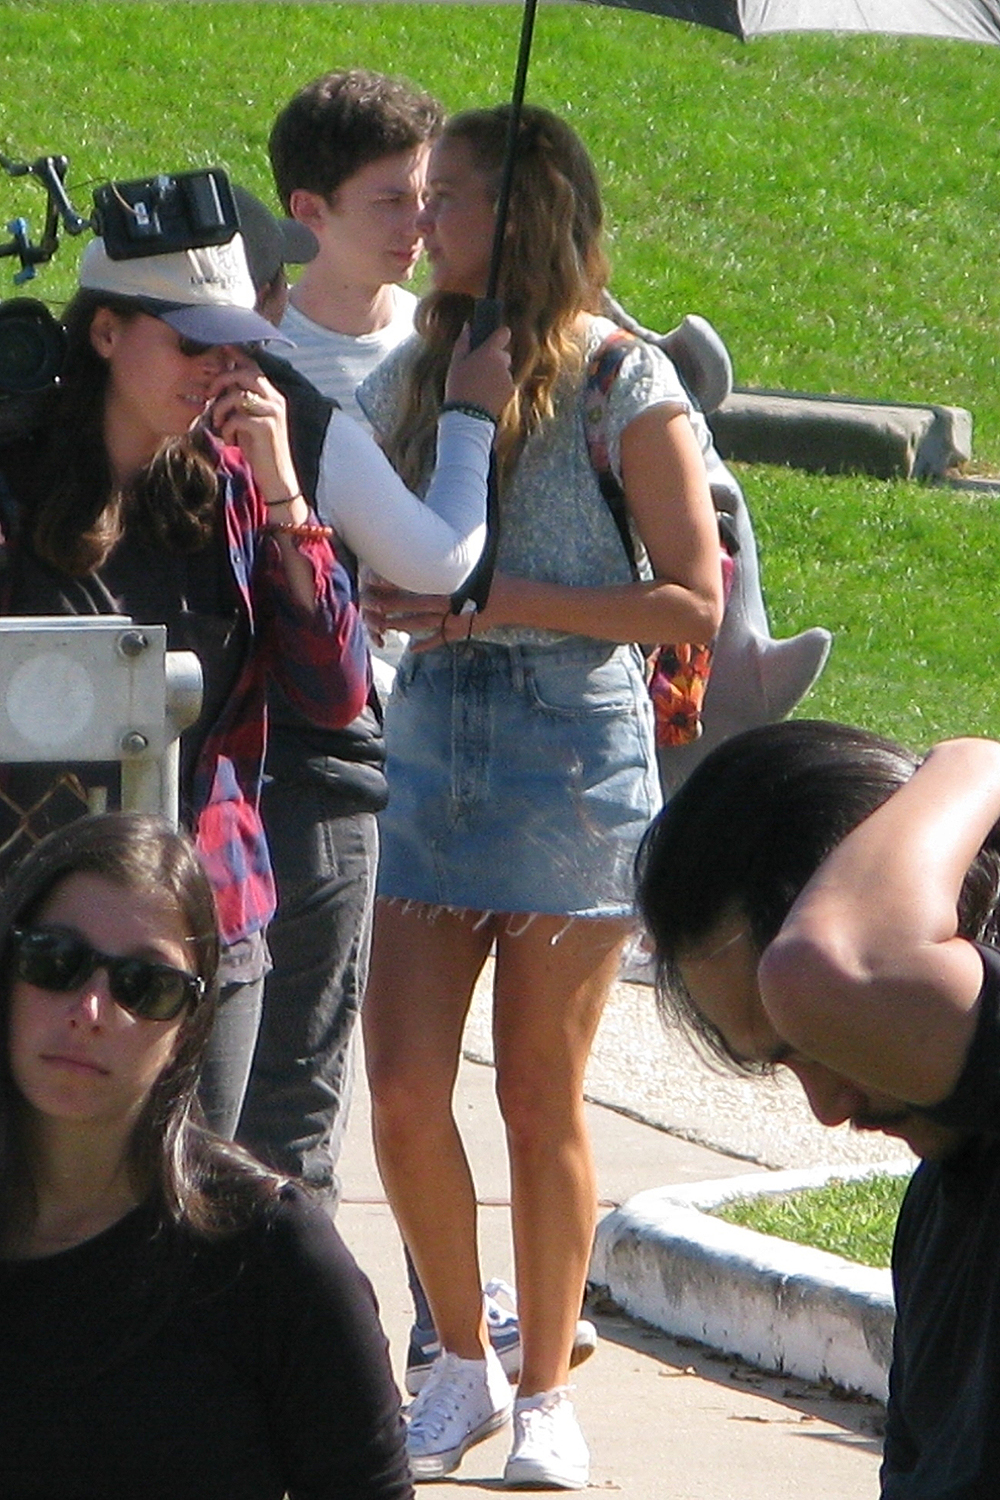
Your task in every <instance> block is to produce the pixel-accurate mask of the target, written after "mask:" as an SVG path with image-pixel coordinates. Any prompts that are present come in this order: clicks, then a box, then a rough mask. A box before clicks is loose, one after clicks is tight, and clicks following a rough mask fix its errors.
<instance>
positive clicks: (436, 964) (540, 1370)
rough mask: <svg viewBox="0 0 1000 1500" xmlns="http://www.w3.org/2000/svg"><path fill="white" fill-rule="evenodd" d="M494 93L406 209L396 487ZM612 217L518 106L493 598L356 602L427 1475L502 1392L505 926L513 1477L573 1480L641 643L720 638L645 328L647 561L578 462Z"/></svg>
mask: <svg viewBox="0 0 1000 1500" xmlns="http://www.w3.org/2000/svg"><path fill="white" fill-rule="evenodd" d="M507 116H508V111H507V109H506V108H505V107H502V108H499V109H493V110H477V111H469V112H467V113H465V114H462V115H458V116H456V117H454V118H453V119H452V120H451V121H450V122H449V124H448V125H447V127H446V129H445V132H444V134H443V136H442V137H441V139H440V140H439V142H438V143H437V144H436V146H435V147H434V150H433V153H432V156H431V163H430V170H429V177H428V190H427V200H426V206H425V208H424V210H423V216H422V226H421V227H422V233H423V236H424V243H425V246H426V250H427V255H428V259H429V261H430V264H431V268H432V274H433V283H434V289H433V291H432V293H431V294H430V295H429V296H428V297H427V298H426V299H425V301H424V303H423V304H422V306H421V308H420V310H419V312H418V315H417V329H418V332H417V334H416V335H415V336H414V338H413V339H412V340H410V341H408V342H407V343H406V344H404V345H402V346H400V348H399V349H398V350H397V351H396V352H395V353H394V354H392V355H390V356H389V358H388V359H387V360H386V361H385V363H384V364H382V365H381V366H380V367H379V368H378V370H376V371H375V372H374V374H373V375H371V376H370V377H369V378H368V380H367V381H366V382H365V383H364V385H363V386H362V387H361V390H360V392H359V398H360V400H361V403H362V405H363V406H364V408H365V410H366V412H367V413H368V415H369V417H370V419H371V421H372V423H373V426H374V427H375V429H376V430H377V431H378V432H379V433H380V435H381V437H382V439H383V442H384V444H385V446H386V449H387V451H388V453H389V456H390V457H391V458H392V460H393V462H394V463H395V465H396V467H397V468H398V469H399V471H400V473H401V474H402V475H403V477H404V478H405V479H406V480H407V482H408V483H409V484H410V485H411V486H413V487H419V486H421V485H425V484H426V482H427V479H428V476H429V474H430V471H431V468H432V466H433V457H434V434H435V427H436V421H437V417H438V415H439V412H440V408H441V402H442V393H443V386H444V374H445V370H446V368H447V363H448V358H449V355H450V351H451V348H452V346H453V344H454V341H455V339H456V337H457V336H458V334H459V332H460V330H461V328H462V327H463V325H464V324H465V323H466V321H467V320H468V318H469V315H470V311H471V308H472V299H473V298H475V297H476V296H481V295H482V294H483V291H484V289H485V286H486V283H487V275H488V269H489V260H490V251H491V244H492V237H493V225H494V205H495V199H496V194H497V188H498V179H499V175H500V165H501V161H502V157H503V150H504V142H505V137H506V130H507ZM601 221H602V211H601V202H600V193H599V188H598V184H597V181H596V178H595V175H594V171H593V167H592V165H591V163H590V160H589V158H588V156H587V153H586V151H585V149H584V147H583V146H582V144H581V142H580V141H579V140H578V138H577V137H576V136H575V135H574V133H573V132H572V131H571V130H570V129H569V128H568V127H567V126H566V125H565V124H563V123H562V122H561V121H560V120H559V119H557V118H556V117H555V116H553V115H551V114H549V113H548V112H547V111H545V110H542V109H537V108H529V109H526V110H525V111H524V115H523V119H522V123H521V125H520V137H519V140H518V150H517V167H516V171H515V177H514V184H513V190H512V197H511V209H510V216H509V229H508V237H507V244H506V253H505V257H504V264H505V269H504V271H503V273H502V276H501V286H500V292H501V295H502V298H503V305H504V311H505V318H506V320H507V321H508V323H509V324H510V328H511V345H510V348H511V361H512V373H513V376H514V381H515V386H516V394H515V396H514V397H513V399H512V400H511V402H510V403H509V405H508V407H507V409H506V411H505V412H504V414H503V416H502V418H501V420H500V423H499V427H498V431H497V438H496V456H497V465H498V471H499V497H500V522H499V550H498V555H497V569H496V573H495V576H494V580H493V585H492V589H491V592H490V596H489V601H488V603H487V605H486V607H485V608H483V609H482V610H480V611H479V612H478V613H475V612H473V613H462V614H458V615H453V614H452V613H451V612H450V610H449V601H448V600H447V599H441V598H431V597H425V596H413V595H406V594H401V593H399V592H397V591H394V590H391V589H388V588H384V589H383V588H373V589H371V590H370V591H369V598H368V606H369V620H370V622H371V623H373V624H374V626H375V628H376V629H383V628H389V627H396V628H399V629H402V630H405V631H409V632H410V633H411V634H412V636H413V640H412V641H411V646H410V648H409V650H408V652H407V654H406V655H405V657H404V658H403V661H402V663H401V664H400V668H399V671H398V675H397V679H396V686H395V689H394V692H393V696H392V699H391V701H390V704H389V709H388V714H387V721H386V736H387V742H388V766H387V775H388V780H389V795H390V802H389V808H388V810H387V811H386V813H385V814H383V817H382V823H381V829H382V839H383V857H382V867H381V871H380V876H379V887H378V888H379V901H378V905H377V912H376V923H375V941H374V950H373V955H372V967H371V977H370V983H369V989H368V996H367V1000H366V1009H365V1013H364V1023H365V1041H366V1054H367V1059H368V1068H369V1075H370V1083H371V1092H372V1101H373V1109H374V1122H375V1138H376V1147H377V1152H378V1159H379V1165H380V1169H381V1172H382V1176H383V1179H384V1182H385V1185H386V1190H387V1192H388V1195H389V1198H390V1201H391V1203H392V1206H393V1210H394V1212H395V1214H396V1217H397V1219H398V1221H399V1224H400V1228H401V1230H402V1233H403V1237H404V1239H405V1241H406V1243H407V1246H408V1247H409V1249H410V1252H411V1254H412V1256H413V1259H414V1261H415V1263H416V1266H417V1270H418V1271H419V1274H420V1278H421V1280H422V1282H423V1284H424V1286H425V1288H426V1291H427V1294H428V1298H429V1301H430V1305H431V1310H432V1312H433V1315H434V1319H435V1324H436V1327H437V1330H438V1335H439V1338H440V1343H441V1348H442V1353H441V1354H440V1356H439V1357H438V1359H437V1361H436V1362H435V1365H434V1368H433V1370H432V1372H431V1374H430V1376H429V1378H428V1379H427V1381H426V1384H425V1385H424V1387H423V1389H422V1390H421V1392H420V1394H419V1395H418V1397H417V1399H416V1401H415V1402H414V1404H413V1406H412V1407H411V1408H410V1414H409V1433H408V1447H409V1454H410V1464H411V1468H412V1471H413V1475H414V1478H415V1479H418V1480H422V1479H435V1478H438V1477H439V1476H441V1475H443V1474H447V1473H449V1472H451V1471H452V1470H453V1469H455V1468H456V1467H457V1466H458V1464H459V1462H460V1461H461V1458H462V1455H463V1453H464V1452H465V1451H466V1449H467V1448H469V1447H470V1446H471V1445H472V1444H473V1443H475V1442H478V1441H480V1440H481V1439H482V1438H484V1437H486V1436H488V1435H489V1433H491V1432H493V1431H495V1430H496V1429H497V1428H498V1427H500V1426H502V1425H503V1423H504V1422H506V1420H507V1419H508V1417H509V1415H510V1413H511V1398H510V1388H509V1385H508V1382H507V1378H506V1376H505V1375H504V1373H503V1369H502V1367H501V1365H500V1363H499V1361H498V1359H497V1356H496V1353H495V1352H494V1350H493V1349H492V1347H491V1345H490V1342H489V1339H488V1337H487V1330H486V1326H485V1320H484V1316H483V1296H482V1279H481V1274H480V1267H479V1261H478V1254H477V1248H476V1199H475V1191H474V1187H473V1183H472V1179H471V1176H470V1172H469V1166H468V1162H467V1160H466V1157H465V1153H464V1151H463V1147H462V1143H461V1139H460V1136H459V1133H458V1130H457V1128H456V1122H455V1119H454V1116H453V1113H452V1093H453V1089H454V1084H455V1077H456V1071H457V1068H458V1062H459V1058H460V1055H461V1040H462V1031H463V1026H464V1022H465V1017H466V1014H467V1011H468V1007H469V1003H470V999H471V996H472V993H473V989H474V987H475V984H476V980H477V978H478V976H479V973H480V971H481V969H482V967H483V965H484V963H485V961H486V958H487V956H488V954H489V953H490V951H491V949H492V948H493V946H494V944H495V951H496V972H495V981H494V1038H495V1050H496V1068H497V1091H498V1095H499V1100H500V1107H501V1110H502V1113H503V1117H504V1121H505V1124H506V1129H507V1139H508V1145H509V1151H510V1167H511V1194H512V1216H513V1237H514V1248H515V1261H516V1268H517V1286H518V1311H519V1315H520V1321H521V1362H520V1363H521V1368H520V1386H519V1392H518V1400H517V1401H516V1403H514V1440H513V1448H512V1452H511V1455H510V1458H509V1459H508V1461H507V1464H506V1468H505V1471H504V1481H505V1483H507V1484H508V1485H512V1486H518V1485H525V1484H527V1485H542V1486H545V1487H552V1488H563V1489H577V1488H582V1487H583V1486H584V1485H585V1484H586V1483H587V1480H588V1474H589V1467H588V1466H589V1459H588V1453H587V1447H586V1444H585V1442H584V1440H583V1437H582V1435H581V1433H580V1429H579V1426H578V1424H577V1421H576V1418H575V1416H574V1413H573V1407H572V1404H571V1402H570V1400H569V1397H568V1385H567V1382H568V1373H569V1365H570V1357H571V1351H572V1348H573V1343H574V1336H575V1333H576V1327H577V1318H578V1316H579V1311H580V1304H581V1301H582V1297H583V1291H584V1284H585V1278H586V1273H587V1265H588V1260H589V1254H590V1246H591V1240H592V1235H593V1228H594V1218H595V1211H596V1194H595V1184H594V1173H593V1166H592V1161H591V1155H590V1149H589V1143H588V1140H587V1133H586V1127H585V1123H584V1116H583V1074H584V1068H585V1065H586V1061H587V1056H588V1053H589V1050H590V1046H591V1043H592V1040H593V1036H594V1032H595V1030H596V1027H597V1023H598V1021H599V1019H600V1015H601V1011H602V1008H603V1006H604V1003H605V1000H606V998H607V995H608V993H609V990H610V987H611V984H612V983H613V981H614V979H615V977H616V974H617V971H618V963H619V958H620V954H621V950H622V946H623V944H624V941H625V939H626V937H627V935H628V933H629V930H630V927H631V925H632V921H633V915H632V862H633V858H634V854H635V850H636V848H637V845H638V842H639V839H640V837H641V835H642V833H643V831H644V829H645V827H646V825H647V823H648V821H649V819H650V817H651V816H652V815H653V813H654V812H655V811H656V809H657V805H658V801H659V792H658V780H657V772H656V761H655V755H654V745H653V726H652V711H651V706H650V703H649V699H648V696H647V693H646V685H645V680H644V675H643V658H642V652H641V649H640V648H639V647H638V646H636V645H634V644H632V643H633V642H638V641H656V642H664V641H676V642H680V641H694V642H706V641H710V640H711V639H712V637H713V636H714V635H715V632H716V630H717V629H718V626H719V623H720V619H721V613H722V580H721V576H720V567H719V548H718V533H717V530H716V522H715V516H714V511H713V507H712V501H711V497H710V494H709V489H708V483H707V480H706V477H705V470H704V466H703V463H702V458H701V453H700V450H699V446H698V443H697V440H696V439H695V436H694V434H693V432H692V429H691V426H690V424H689V421H688V411H689V402H688V398H687V396H686V395H685V393H684V390H683V388H682V386H681V384H680V381H679V380H678V378H677V375H676V373H675V371H674V369H673V366H672V365H671V364H670V362H669V360H668V359H667V358H666V357H665V356H664V355H663V354H661V352H660V351H659V350H658V349H654V348H651V347H649V346H648V345H644V344H641V343H638V342H637V344H636V347H635V348H634V349H633V350H631V351H630V352H629V354H628V355H627V357H626V359H625V361H624V363H623V364H622V366H621V368H620V371H619V373H618V376H617V378H616V380H615V382H614V385H613V387H612V390H611V392H610V396H609V400H608V422H607V430H608V439H609V450H610V451H609V457H610V460H611V463H612V466H613V468H614V469H615V470H616V471H617V473H618V475H619V477H620V479H621V481H622V483H623V485H624V488H625V492H626V497H627V503H628V509H629V514H630V517H631V521H632V525H633V530H634V533H635V538H636V543H637V552H638V554H639V556H640V562H641V566H640V571H641V573H642V576H643V579H644V581H635V579H634V576H633V572H632V568H631V565H630V560H629V558H628V556H627V555H626V552H625V549H624V547H623V545H622V541H621V538H620V536H619V534H618V531H617V530H616V527H615V523H614V520H613V519H612V516H611V512H610V510H609V509H608V506H607V504H606V502H605V501H604V499H603V498H602V496H601V492H600V490H599V488H598V484H597V480H596V478H595V475H594V471H593V468H592V466H591V462H590V459H589V455H588V450H587V444H586V439H585V435H584V423H583V394H584V387H585V383H586V366H587V361H588V359H589V357H590V355H591V354H592V353H593V352H594V350H596V349H597V347H598V346H599V345H600V344H601V342H602V341H603V339H604V338H605V337H606V336H607V335H608V333H610V332H611V331H612V328H613V325H612V324H611V323H610V322H608V321H607V320H606V319H604V318H602V317H600V316H598V315H597V309H598V308H599V306H600V298H601V292H602V290H603V287H604V285H605V282H606V280H607V272H608V267H607V262H606V260H605V257H604V254H603V251H602V248H601ZM483 416H484V418H485V417H486V416H487V414H486V413H483Z"/></svg>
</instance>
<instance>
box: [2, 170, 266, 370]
mask: <svg viewBox="0 0 1000 1500" xmlns="http://www.w3.org/2000/svg"><path fill="white" fill-rule="evenodd" d="M68 166H69V162H68V160H67V158H66V157H65V156H41V157H39V158H38V160H37V161H34V162H16V161H11V160H10V159H9V158H8V157H6V156H3V155H2V154H0V168H3V170H4V171H5V172H6V173H7V175H8V176H10V177H25V176H32V177H35V178H37V179H38V180H39V181H40V182H41V183H42V185H43V186H44V188H45V191H46V196H47V208H46V215H45V228H44V230H43V232H42V237H41V239H40V241H39V242H38V243H37V244H33V243H32V241H31V237H30V235H29V232H28V224H27V221H26V220H25V219H20V218H19V219H13V220H11V222H10V223H8V225H7V232H8V233H9V234H10V235H11V236H12V238H11V239H10V240H8V241H7V242H6V243H5V244H0V257H3V256H16V257H17V259H18V260H19V261H20V263H21V269H20V270H19V271H18V272H17V273H16V274H15V276H14V282H15V284H17V285H20V284H21V283H23V282H25V281H30V280H31V279H32V278H33V277H34V275H35V273H36V268H37V267H38V266H39V265H41V264H43V263H44V262H46V261H49V260H51V259H52V257H53V255H54V254H55V252H56V249H57V248H58V244H59V228H60V225H61V226H62V227H63V229H65V231H66V232H67V234H74V235H75V234H82V233H83V232H84V231H85V230H92V231H93V232H94V233H95V234H99V235H100V236H101V238H102V239H103V240H104V246H105V249H106V250H107V252H108V255H109V256H110V257H111V259H112V260H131V259H134V258H136V257H138V256H142V255H168V254H170V253H171V252H172V251H177V250H192V249H195V248H196V247H197V246H199V245H224V244H226V243H227V241H229V240H231V239H232V237H233V235H234V234H235V233H236V232H237V230H238V229H239V227H240V219H239V212H238V210H237V207H236V202H235V199H234V197H233V190H232V188H231V186H230V183H229V178H228V177H227V176H226V173H225V172H224V171H223V170H222V169H221V168H219V167H207V168H205V169H203V170H200V171H193V172H177V173H173V174H168V173H161V174H159V175H158V176H156V177H143V178H139V179H137V180H134V181H129V182H109V183H105V184H103V185H102V186H101V187H99V188H97V189H96V191H95V192H94V210H93V213H91V214H89V215H88V216H87V217H86V218H85V217H83V216H82V215H81V214H78V213H77V211H76V209H75V208H74V207H73V205H72V203H71V202H70V200H69V197H68V196H67V193H66V188H65V181H66V169H67V167H68ZM64 358H65V335H64V333H63V329H62V325H61V324H60V323H59V322H58V321H57V319H56V318H54V317H53V315H52V314H51V312H49V310H48V308H47V307H46V306H45V304H44V302H39V301H38V300H37V299H35V298H33V297H14V298H12V299H11V300H10V301H8V302H0V399H2V398H3V397H4V396H20V395H28V394H31V393H32V392H35V391H41V390H44V389H45V388H46V387H47V386H50V385H52V383H53V382H54V381H55V380H56V379H57V378H58V375H59V371H60V370H61V369H62V364H63V359H64Z"/></svg>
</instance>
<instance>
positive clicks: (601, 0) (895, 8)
mask: <svg viewBox="0 0 1000 1500" xmlns="http://www.w3.org/2000/svg"><path fill="white" fill-rule="evenodd" d="M587 3H589V4H594V5H612V6H615V7H617V8H618V9H624V10H644V11H649V12H651V13H652V14H654V15H658V16H667V17H669V18H670V19H672V20H675V21H689V22H691V24H692V25H696V26H710V27H712V28H713V29H714V30H715V31H725V32H728V33H729V34H730V35H731V36H736V37H739V38H740V39H741V40H742V41H749V40H750V39H751V38H752V37H755V36H767V35H770V34H773V33H775V32H779V31H844V32H881V33H883V34H884V35H889V36H928V37H950V38H952V40H955V41H963V42H989V43H992V44H993V45H994V46H1000V0H587ZM537 5H538V0H525V4H524V12H523V18H522V21H521V44H520V48H519V51H518V58H517V69H516V72H515V75H514V87H513V91H512V95H511V111H510V122H509V125H508V132H507V150H506V154H505V159H504V166H503V172H502V175H501V180H500V192H499V196H498V198H497V223H496V232H495V235H494V240H493V256H492V261H491V265H490V277H489V284H488V286H487V291H486V298H485V299H484V302H483V304H482V305H481V308H480V310H479V312H478V317H477V323H476V324H474V329H475V328H476V327H477V326H478V329H479V335H478V336H479V337H480V338H485V336H486V334H487V333H489V332H490V331H491V329H492V328H495V327H496V325H497V321H498V319H499V308H498V307H497V305H496V303H495V301H494V299H495V297H496V289H497V282H498V278H499V272H500V262H501V258H502V255H503V241H504V230H505V226H506V219H507V209H508V205H509V202H510V189H511V181H512V178H513V175H514V163H515V160H516V157H517V149H516V143H517V133H518V127H519V124H520V117H521V106H522V104H523V102H524V86H525V82H526V79H527V76H528V59H529V57H530V55H531V42H532V35H533V32H534V27H535V11H536V9H537ZM474 336H475V335H474Z"/></svg>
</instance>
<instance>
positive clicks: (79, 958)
mask: <svg viewBox="0 0 1000 1500" xmlns="http://www.w3.org/2000/svg"><path fill="white" fill-rule="evenodd" d="M10 940H11V947H12V949H13V954H14V970H15V972H16V974H17V976H18V978H19V979H24V980H26V981H27V983H28V984H34V985H37V986H38V988H39V989H41V990H55V991H56V992H57V993H59V994H64V993H68V992H69V991H70V990H75V989H79V988H80V986H81V985H82V984H84V983H85V981H86V980H88V979H89V978H90V976H91V974H93V972H94V970H95V969H104V970H105V971H106V972H107V976H108V988H109V989H110V991H111V994H112V998H113V999H114V1000H115V1002H116V1004H118V1005H120V1006H121V1008H122V1010H127V1011H128V1012H129V1014H130V1015H133V1016H140V1017H141V1018H142V1019H143V1020H144V1021H172V1020H173V1019H174V1018H175V1016H178V1015H179V1014H180V1012H181V1011H182V1010H183V1009H184V1007H185V1006H194V1005H196V1004H197V1003H198V1001H199V1000H201V999H202V997H203V996H204V993H205V981H204V980H203V979H201V978H199V976H198V975H197V974H189V973H188V972H187V971H186V970H185V969H175V968H173V967H172V965H170V964H157V963H152V962H151V961H150V960H149V959H145V958H113V957H112V956H111V954H109V953H99V952H98V950H97V949H96V948H92V947H91V946H90V944H89V943H88V942H86V941H85V939H84V938H82V937H80V935H79V933H76V932H72V931H71V930H70V929H69V928H67V927H14V928H12V929H11V933H10Z"/></svg>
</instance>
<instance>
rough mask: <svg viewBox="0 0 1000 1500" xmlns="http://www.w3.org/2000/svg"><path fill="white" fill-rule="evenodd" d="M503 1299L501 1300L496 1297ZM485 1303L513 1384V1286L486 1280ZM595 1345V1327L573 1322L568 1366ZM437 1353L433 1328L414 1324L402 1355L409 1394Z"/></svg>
mask: <svg viewBox="0 0 1000 1500" xmlns="http://www.w3.org/2000/svg"><path fill="white" fill-rule="evenodd" d="M501 1298H502V1299H503V1301H501V1300H500V1299H501ZM483 1299H484V1302H485V1306H486V1328H487V1332H488V1333H489V1336H490V1343H491V1344H492V1345H493V1349H494V1352H495V1354H496V1356H497V1358H498V1359H499V1361H500V1363H501V1365H502V1366H503V1371H504V1374H505V1375H506V1376H507V1379H508V1380H510V1381H512V1382H513V1383H514V1384H515V1385H516V1384H517V1382H518V1380H519V1379H520V1378H521V1325H520V1323H519V1322H518V1317H517V1301H516V1298H515V1295H514V1289H513V1287H511V1286H509V1285H508V1284H507V1282H506V1281H501V1280H500V1279H499V1277H494V1279H493V1280H492V1281H488V1282H487V1283H486V1287H485V1289H484V1291H483ZM596 1348H597V1329H596V1328H595V1327H594V1325H593V1323H589V1322H588V1321H587V1319H586V1318H581V1319H580V1320H579V1322H578V1323H577V1325H576V1336H575V1337H574V1339H573V1350H572V1353H571V1354H570V1358H569V1362H570V1364H571V1365H574V1366H575V1365H580V1364H582V1363H583V1361H584V1360H585V1359H589V1358H590V1356H591V1355H592V1354H593V1352H594V1350H595V1349H596ZM440 1353H441V1342H440V1340H439V1339H438V1336H437V1330H436V1329H434V1328H421V1327H419V1325H418V1324H416V1323H414V1324H413V1327H412V1328H411V1329H410V1347H409V1349H408V1351H407V1355H406V1375H405V1377H404V1384H405V1385H406V1389H407V1391H408V1392H409V1394H410V1395H411V1396H415V1395H416V1394H417V1392H418V1391H420V1390H421V1389H422V1388H423V1385H424V1382H425V1381H426V1379H427V1377H428V1375H429V1374H430V1372H431V1366H432V1365H433V1363H434V1361H435V1360H436V1359H437V1357H438V1355H439V1354H440Z"/></svg>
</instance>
